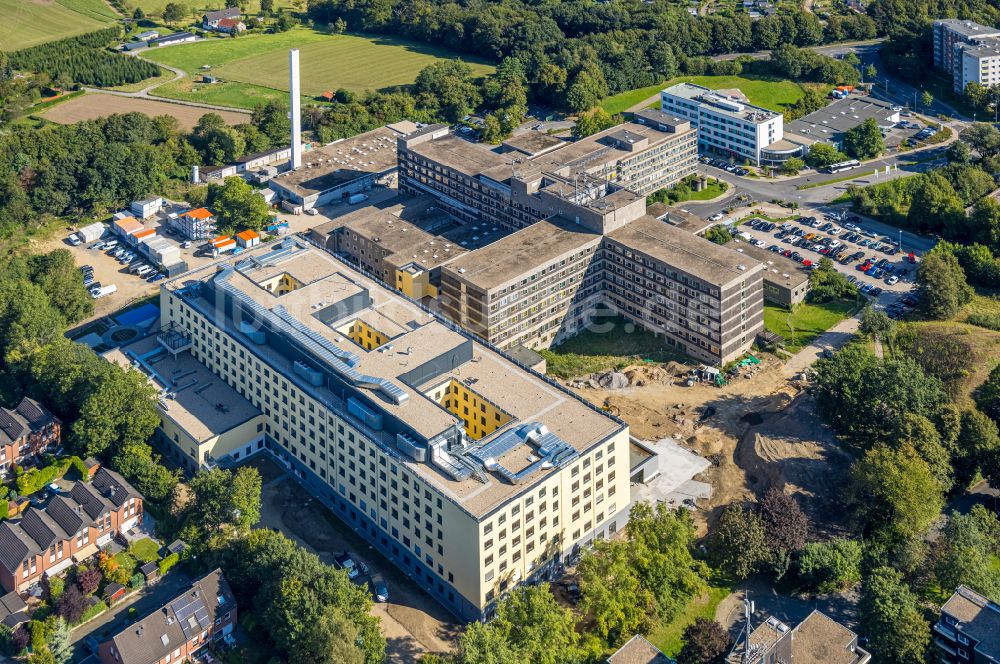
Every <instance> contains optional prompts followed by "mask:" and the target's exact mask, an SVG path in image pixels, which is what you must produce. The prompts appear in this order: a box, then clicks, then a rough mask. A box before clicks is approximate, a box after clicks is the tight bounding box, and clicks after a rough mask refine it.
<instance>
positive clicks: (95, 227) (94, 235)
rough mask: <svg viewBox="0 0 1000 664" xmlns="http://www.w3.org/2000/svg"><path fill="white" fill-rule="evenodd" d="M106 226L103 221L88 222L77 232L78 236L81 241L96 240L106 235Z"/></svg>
mask: <svg viewBox="0 0 1000 664" xmlns="http://www.w3.org/2000/svg"><path fill="white" fill-rule="evenodd" d="M105 230H106V226H105V225H104V224H102V223H101V222H99V221H98V222H95V223H93V224H88V225H86V226H84V227H83V228H81V229H80V230H78V231H77V232H76V236H77V237H78V238H80V241H81V242H94V241H95V240H99V239H101V236H102V235H104V231H105Z"/></svg>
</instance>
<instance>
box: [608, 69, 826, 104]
mask: <svg viewBox="0 0 1000 664" xmlns="http://www.w3.org/2000/svg"><path fill="white" fill-rule="evenodd" d="M678 83H694V84H695V85H703V86H705V87H706V88H710V89H712V90H722V89H728V88H739V89H740V90H741V91H742V92H743V94H745V95H746V96H747V99H749V100H750V103H751V104H756V105H757V106H763V107H764V108H769V109H771V110H774V111H784V110H785V107H786V106H791V105H792V104H794V103H795V102H797V101H798V100H799V99H800V98H801V97H802V95H804V94H805V89H804V88H803V87H802V86H801V85H800V84H798V83H796V82H794V81H789V80H787V79H782V78H764V77H758V76H678V77H676V78H672V79H670V80H669V81H667V82H666V83H663V84H661V85H651V86H649V87H646V88H638V89H636V90H629V91H628V92H622V93H620V94H617V95H614V96H611V97H607V98H605V99H604V101H602V102H601V108H603V109H604V110H606V111H608V112H609V113H620V112H622V111H624V110H625V109H627V108H629V107H630V106H634V105H635V104H638V103H639V102H641V101H643V100H645V99H646V98H648V97H651V96H653V95H655V94H656V93H657V92H658V91H660V90H662V89H664V88H668V87H670V86H671V85H676V84H678ZM826 87H829V86H826Z"/></svg>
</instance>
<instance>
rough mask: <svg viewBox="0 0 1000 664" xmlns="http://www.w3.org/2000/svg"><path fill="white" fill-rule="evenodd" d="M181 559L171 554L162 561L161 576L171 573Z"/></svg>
mask: <svg viewBox="0 0 1000 664" xmlns="http://www.w3.org/2000/svg"><path fill="white" fill-rule="evenodd" d="M180 560H181V557H180V556H178V555H177V554H176V553H171V554H170V555H169V556H167V557H166V558H164V559H163V560H161V561H160V565H159V567H160V576H162V575H164V574H166V573H167V572H169V571H170V568H171V567H173V566H174V565H176V564H177V563H179V562H180Z"/></svg>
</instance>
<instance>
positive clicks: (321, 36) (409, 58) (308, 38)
mask: <svg viewBox="0 0 1000 664" xmlns="http://www.w3.org/2000/svg"><path fill="white" fill-rule="evenodd" d="M292 47H295V48H298V49H299V52H300V62H301V67H302V91H303V93H304V94H307V95H310V96H319V95H320V94H321V93H322V92H324V91H325V90H336V89H338V88H345V89H347V90H351V91H353V92H364V91H366V90H380V89H384V88H390V87H395V86H401V85H410V84H412V83H413V81H415V80H416V78H417V74H419V73H420V70H421V69H423V68H424V67H426V66H427V65H430V64H433V63H434V62H438V61H440V60H442V59H454V58H457V57H458V56H457V55H456V54H455V53H454V52H452V51H449V50H447V49H439V48H434V47H430V46H426V45H422V44H418V43H416V42H410V41H406V40H403V39H397V38H395V37H387V36H368V35H330V34H325V33H322V32H316V31H315V30H308V29H305V28H299V29H295V30H291V31H289V32H285V33H280V34H274V35H249V36H246V37H240V38H239V39H213V40H206V41H204V42H197V43H190V44H180V45H177V46H168V47H165V48H163V49H157V50H156V51H154V52H151V53H148V54H146V56H145V57H147V58H148V59H150V60H154V61H156V62H160V63H163V64H167V65H172V66H174V67H179V68H181V69H183V70H185V71H187V72H188V73H197V72H199V71H205V72H206V73H211V74H212V75H213V76H217V77H219V78H221V79H222V80H224V81H239V82H242V83H248V84H253V85H255V86H259V87H263V88H273V89H276V90H288V49H289V48H292ZM467 62H469V64H470V66H471V67H472V69H473V71H474V72H475V73H476V74H477V75H486V74H489V73H490V72H492V71H493V66H492V65H489V64H485V63H483V62H481V61H480V62H474V61H472V60H467ZM204 65H208V66H209V67H210V69H209V70H203V69H201V68H202V67H203V66H204ZM185 98H187V97H185Z"/></svg>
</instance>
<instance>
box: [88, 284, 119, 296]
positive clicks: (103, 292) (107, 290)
mask: <svg viewBox="0 0 1000 664" xmlns="http://www.w3.org/2000/svg"><path fill="white" fill-rule="evenodd" d="M117 292H118V286H115V285H114V284H110V285H108V286H101V287H100V288H98V289H97V290H95V291H91V292H90V296H91V297H92V298H94V299H95V300H99V299H100V298H102V297H106V296H108V295H111V294H112V293H117Z"/></svg>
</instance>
